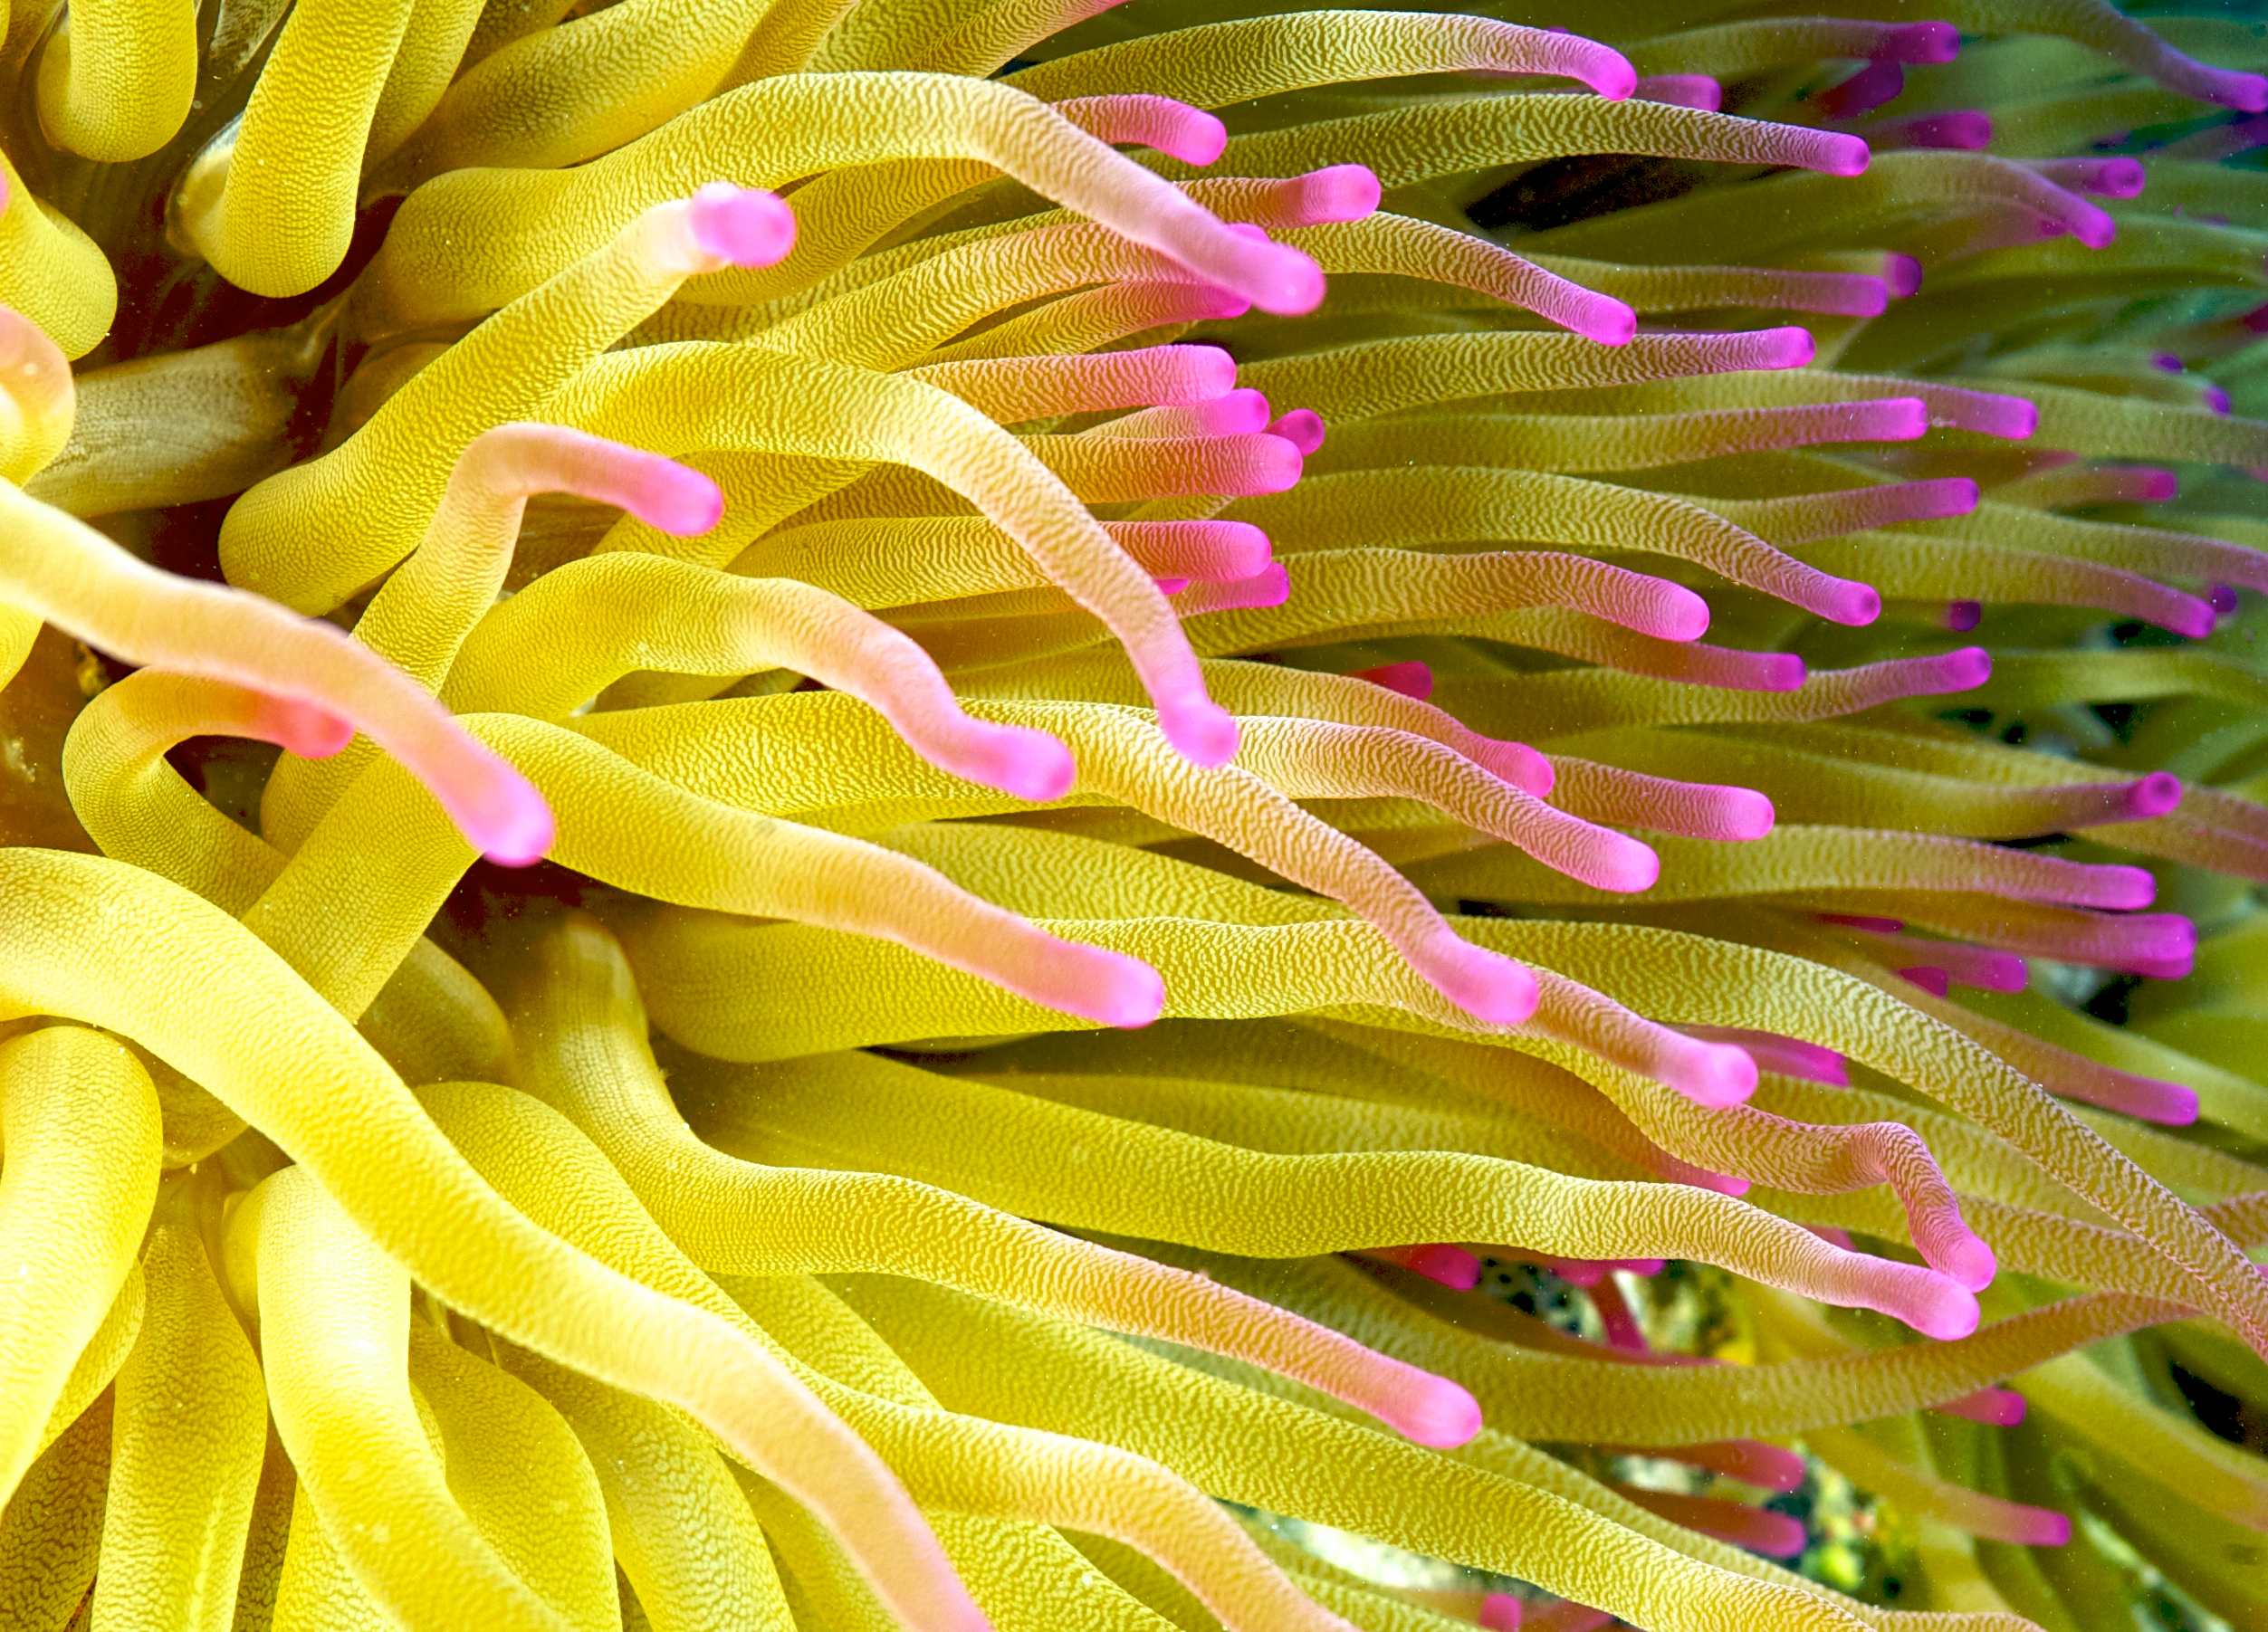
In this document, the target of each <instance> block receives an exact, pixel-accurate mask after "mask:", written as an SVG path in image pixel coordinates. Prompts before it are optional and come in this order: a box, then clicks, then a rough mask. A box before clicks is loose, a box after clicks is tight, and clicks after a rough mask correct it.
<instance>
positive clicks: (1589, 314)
mask: <svg viewBox="0 0 2268 1632" xmlns="http://www.w3.org/2000/svg"><path fill="white" fill-rule="evenodd" d="M1584 295H1585V297H1586V298H1585V299H1584V300H1582V301H1576V302H1573V303H1571V305H1572V309H1571V310H1569V311H1568V312H1567V313H1566V314H1565V317H1564V318H1563V319H1562V320H1563V321H1564V322H1565V323H1566V325H1567V327H1568V328H1570V329H1574V331H1575V332H1576V333H1577V334H1579V335H1581V336H1583V338H1584V339H1586V340H1595V341H1597V342H1598V343H1599V344H1600V345H1602V346H1627V345H1629V344H1630V343H1631V341H1632V339H1634V338H1635V337H1636V335H1637V333H1638V313H1637V312H1635V311H1633V310H1631V308H1630V307H1628V306H1626V305H1625V304H1623V303H1622V301H1618V300H1616V299H1614V297H1613V296H1612V295H1602V294H1592V293H1590V291H1584Z"/></svg>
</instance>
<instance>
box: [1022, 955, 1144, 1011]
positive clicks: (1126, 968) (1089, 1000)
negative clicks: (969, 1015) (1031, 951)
mask: <svg viewBox="0 0 2268 1632" xmlns="http://www.w3.org/2000/svg"><path fill="white" fill-rule="evenodd" d="M1048 965H1049V967H1048V989H1047V990H1045V991H1039V990H1031V989H1025V990H1022V991H1021V993H1020V995H1021V996H1023V997H1029V998H1031V999H1032V1000H1033V1001H1034V1002H1037V1003H1042V1004H1045V1005H1046V1006H1047V1007H1049V1008H1054V1009H1059V1010H1061V1011H1062V1012H1063V1013H1065V1014H1069V1015H1077V1016H1079V1017H1080V1018H1081V1019H1085V1020H1093V1021H1096V1022H1097V1023H1099V1024H1101V1025H1104V1026H1115V1027H1117V1028H1118V1029H1119V1030H1121V1031H1136V1030H1139V1029H1140V1028H1141V1027H1143V1026H1147V1025H1149V1024H1150V1023H1151V1022H1153V1020H1155V1019H1156V1018H1157V1017H1158V1016H1160V1015H1162V1014H1163V1013H1164V1012H1165V977H1164V976H1163V975H1161V974H1159V973H1158V971H1157V970H1155V969H1152V968H1151V967H1150V966H1149V965H1148V964H1146V963H1144V962H1143V961H1142V959H1139V958H1130V957H1128V956H1127V955H1126V954H1125V953H1124V952H1114V951H1112V950H1109V949H1108V948H1106V947H1098V946H1088V945H1086V943H1085V942H1084V941H1077V940H1061V941H1057V942H1056V945H1055V949H1054V951H1053V954H1052V956H1051V957H1050V958H1049V959H1048Z"/></svg>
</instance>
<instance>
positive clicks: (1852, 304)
mask: <svg viewBox="0 0 2268 1632" xmlns="http://www.w3.org/2000/svg"><path fill="white" fill-rule="evenodd" d="M1535 263H1536V265H1538V266H1541V267H1544V268H1545V269H1546V270H1548V271H1550V272H1556V273H1557V274H1558V275H1559V276H1561V277H1563V278H1567V279H1570V280H1572V281H1573V282H1576V283H1579V284H1581V285H1583V287H1584V288H1585V289H1591V290H1595V291H1598V292H1599V293H1601V294H1603V295H1612V296H1613V297H1614V298H1615V299H1616V300H1618V301H1624V302H1627V303H1628V304H1629V305H1630V306H1631V307H1632V308H1633V309H1635V310H1639V311H1644V312H1654V311H1701V310H1711V309H1716V308H1721V307H1727V306H1732V307H1757V308H1760V309H1762V310H1766V311H1816V312H1822V313H1825V314H1827V315H1830V316H1842V317H1860V318H1871V317H1880V315H1881V314H1882V312H1883V311H1884V310H1885V309H1886V308H1887V306H1888V303H1889V300H1890V286H1889V283H1888V282H1887V281H1886V280H1884V279H1883V278H1880V277H1879V276H1875V275H1872V274H1870V273H1865V272H1824V271H1807V270H1803V269H1795V270H1787V269H1782V268H1775V267H1761V266H1624V265H1619V264H1617V263H1615V262H1610V261H1581V260H1577V259H1576V258H1574V256H1572V255H1539V256H1537V257H1536V262H1535Z"/></svg>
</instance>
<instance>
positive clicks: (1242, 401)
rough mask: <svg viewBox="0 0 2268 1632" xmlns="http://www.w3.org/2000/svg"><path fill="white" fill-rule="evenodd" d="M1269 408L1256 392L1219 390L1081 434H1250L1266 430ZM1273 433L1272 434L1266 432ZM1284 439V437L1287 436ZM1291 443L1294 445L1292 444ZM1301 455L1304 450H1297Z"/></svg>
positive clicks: (1114, 421)
mask: <svg viewBox="0 0 2268 1632" xmlns="http://www.w3.org/2000/svg"><path fill="white" fill-rule="evenodd" d="M1269 415H1270V409H1269V408H1268V398H1267V397H1265V396H1261V395H1260V394H1259V393H1258V391H1253V390H1249V389H1241V388H1240V389H1238V390H1234V391H1226V392H1223V393H1222V394H1221V395H1220V396H1216V397H1214V398H1213V399H1212V400H1211V401H1210V402H1201V403H1190V404H1186V405H1184V404H1178V403H1175V404H1162V405H1160V406H1157V407H1153V408H1144V409H1143V410H1142V411H1141V412H1140V413H1136V414H1128V415H1123V416H1121V417H1119V418H1117V419H1113V420H1109V421H1107V422H1105V424H1102V425H1096V426H1095V427H1094V428H1093V429H1092V430H1090V431H1086V432H1085V433H1083V434H1085V435H1088V436H1152V437H1197V436H1250V435H1256V434H1258V433H1260V432H1262V431H1266V430H1267V429H1268V422H1269ZM1270 434H1273V433H1270ZM1287 440H1288V438H1287ZM1294 446H1297V444H1294ZM1300 452H1301V453H1302V455H1303V457H1304V455H1305V453H1306V450H1305V449H1301V450H1300Z"/></svg>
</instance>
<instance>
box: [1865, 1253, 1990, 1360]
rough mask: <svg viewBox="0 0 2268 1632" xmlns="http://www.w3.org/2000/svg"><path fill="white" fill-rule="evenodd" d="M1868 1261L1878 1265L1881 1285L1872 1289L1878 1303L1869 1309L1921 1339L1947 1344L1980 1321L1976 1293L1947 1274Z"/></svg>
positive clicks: (1873, 1259)
mask: <svg viewBox="0 0 2268 1632" xmlns="http://www.w3.org/2000/svg"><path fill="white" fill-rule="evenodd" d="M1868 1261H1869V1262H1870V1263H1871V1264H1874V1265H1879V1266H1880V1268H1879V1269H1878V1271H1877V1272H1876V1273H1877V1275H1878V1277H1879V1279H1880V1283H1881V1284H1880V1285H1878V1287H1877V1289H1876V1290H1877V1293H1878V1294H1879V1295H1880V1296H1881V1299H1882V1301H1881V1302H1880V1303H1876V1304H1873V1305H1872V1307H1874V1308H1876V1309H1879V1310H1880V1311H1881V1312H1882V1313H1884V1314H1887V1315H1892V1316H1895V1317H1896V1318H1897V1319H1899V1320H1901V1321H1903V1322H1906V1324H1907V1325H1909V1326H1911V1327H1912V1328H1913V1329H1914V1330H1915V1331H1919V1332H1920V1333H1921V1335H1922V1336H1924V1337H1934V1338H1937V1339H1939V1340H1940V1341H1948V1342H1949V1341H1952V1340H1953V1339H1955V1338H1964V1337H1967V1335H1968V1334H1969V1333H1970V1332H1972V1331H1976V1327H1977V1322H1979V1321H1981V1320H1982V1319H1983V1318H1984V1312H1983V1311H1982V1310H1980V1309H1978V1308H1977V1306H1976V1293H1973V1292H1971V1291H1969V1290H1968V1288H1967V1287H1966V1286H1963V1285H1961V1284H1959V1283H1958V1282H1957V1281H1955V1280H1954V1279H1953V1278H1952V1277H1951V1276H1949V1275H1945V1274H1938V1272H1937V1271H1936V1270H1933V1269H1916V1268H1914V1267H1913V1266H1912V1265H1906V1264H1893V1263H1891V1262H1890V1260H1888V1259H1885V1258H1872V1259H1869V1260H1868Z"/></svg>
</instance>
